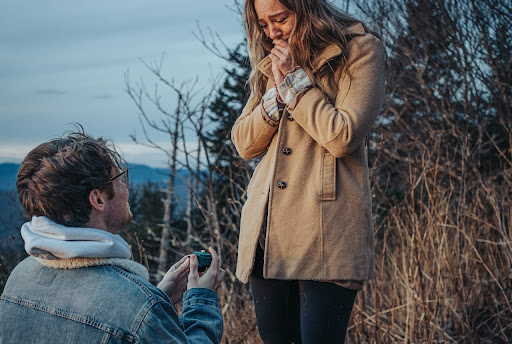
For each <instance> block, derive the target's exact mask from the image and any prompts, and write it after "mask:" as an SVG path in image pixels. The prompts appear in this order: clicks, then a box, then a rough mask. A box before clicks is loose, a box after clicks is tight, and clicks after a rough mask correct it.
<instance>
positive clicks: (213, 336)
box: [181, 288, 224, 343]
mask: <svg viewBox="0 0 512 344" xmlns="http://www.w3.org/2000/svg"><path fill="white" fill-rule="evenodd" d="M181 321H182V323H183V327H184V328H185V334H186V335H187V338H188V340H189V341H190V343H220V340H221V339H222V331H223V324H224V323H223V320H222V313H221V311H220V307H219V301H218V299H217V293H216V292H214V291H213V290H209V289H204V288H193V289H189V290H187V291H186V292H185V295H184V296H183V309H182V312H181Z"/></svg>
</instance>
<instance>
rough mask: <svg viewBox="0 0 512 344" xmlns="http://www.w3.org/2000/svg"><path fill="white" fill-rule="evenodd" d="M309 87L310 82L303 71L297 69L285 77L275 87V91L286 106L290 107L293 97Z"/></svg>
mask: <svg viewBox="0 0 512 344" xmlns="http://www.w3.org/2000/svg"><path fill="white" fill-rule="evenodd" d="M310 87H311V81H310V80H309V77H308V75H307V74H306V72H305V71H304V69H302V68H299V69H297V70H295V71H294V72H292V73H290V74H288V75H286V77H285V78H284V81H283V82H282V83H281V84H280V85H279V86H277V91H278V92H279V95H280V96H281V99H282V100H283V102H284V103H285V104H286V105H290V104H291V103H292V102H293V100H294V99H295V97H296V96H297V95H298V94H300V93H301V92H303V91H304V90H306V89H308V88H310Z"/></svg>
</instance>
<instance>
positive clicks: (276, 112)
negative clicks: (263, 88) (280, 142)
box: [263, 87, 281, 122]
mask: <svg viewBox="0 0 512 344" xmlns="http://www.w3.org/2000/svg"><path fill="white" fill-rule="evenodd" d="M263 109H264V110H265V112H266V113H267V115H268V117H270V119H272V120H273V121H276V122H279V120H280V119H281V110H280V109H279V107H278V106H277V91H276V89H275V87H272V88H270V89H269V90H268V91H267V93H265V94H264V95H263Z"/></svg>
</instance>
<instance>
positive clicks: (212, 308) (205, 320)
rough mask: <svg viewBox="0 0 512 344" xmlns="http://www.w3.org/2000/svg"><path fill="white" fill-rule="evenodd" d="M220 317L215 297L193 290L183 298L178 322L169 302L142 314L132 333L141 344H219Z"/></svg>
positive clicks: (211, 292) (221, 322) (220, 334)
mask: <svg viewBox="0 0 512 344" xmlns="http://www.w3.org/2000/svg"><path fill="white" fill-rule="evenodd" d="M222 331H223V321H222V314H221V312H220V308H219V303H218V300H217V294H216V293H215V292H214V291H212V290H208V289H202V288H193V289H190V290H188V291H187V292H186V293H185V295H184V297H183V309H182V316H181V319H180V318H179V317H178V314H177V313H176V311H175V309H174V307H173V306H172V304H171V302H170V300H169V302H166V301H164V300H161V301H159V302H156V303H155V304H153V305H152V306H151V307H150V308H149V309H148V310H147V312H145V314H144V319H143V320H142V321H141V322H140V326H139V327H138V329H137V331H136V336H137V338H139V341H140V342H141V343H146V342H157V343H194V344H203V343H205V344H207V343H220V340H221V338H222Z"/></svg>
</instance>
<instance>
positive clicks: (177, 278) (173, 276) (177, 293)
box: [157, 256, 197, 304]
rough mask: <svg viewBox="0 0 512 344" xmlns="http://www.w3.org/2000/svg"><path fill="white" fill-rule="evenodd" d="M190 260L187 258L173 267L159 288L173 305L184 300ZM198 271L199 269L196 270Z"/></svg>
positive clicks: (159, 284)
mask: <svg viewBox="0 0 512 344" xmlns="http://www.w3.org/2000/svg"><path fill="white" fill-rule="evenodd" d="M189 266H190V258H189V257H188V256H185V257H183V258H181V259H180V260H179V261H178V262H177V263H176V264H174V265H173V266H171V268H170V269H169V270H168V271H167V273H166V274H165V276H164V278H163V279H162V281H161V282H160V283H158V286H157V288H159V289H160V290H162V291H163V292H164V293H166V294H167V296H169V298H170V299H171V301H172V303H173V304H176V303H178V302H180V301H181V300H182V299H183V293H184V292H185V291H186V290H187V276H188V274H189ZM196 270H197V269H196Z"/></svg>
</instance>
